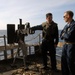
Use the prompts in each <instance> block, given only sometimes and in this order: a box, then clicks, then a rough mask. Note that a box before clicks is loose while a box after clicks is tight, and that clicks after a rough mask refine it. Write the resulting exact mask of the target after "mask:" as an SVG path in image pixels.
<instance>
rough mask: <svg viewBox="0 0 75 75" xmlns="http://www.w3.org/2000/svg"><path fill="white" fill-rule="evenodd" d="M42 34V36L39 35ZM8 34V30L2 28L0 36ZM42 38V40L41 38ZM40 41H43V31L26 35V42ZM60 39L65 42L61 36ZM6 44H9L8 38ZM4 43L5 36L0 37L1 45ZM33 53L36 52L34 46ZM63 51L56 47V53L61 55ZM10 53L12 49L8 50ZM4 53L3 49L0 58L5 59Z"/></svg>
mask: <svg viewBox="0 0 75 75" xmlns="http://www.w3.org/2000/svg"><path fill="white" fill-rule="evenodd" d="M60 32H61V30H59V34H60ZM39 34H40V37H39V36H38V35H39ZM4 35H6V36H7V30H0V36H4ZM39 38H40V40H39ZM39 41H40V42H42V31H39V30H37V31H35V34H29V35H28V36H25V42H26V44H29V45H31V44H33V45H34V44H38V43H39ZM59 41H61V42H63V41H62V40H61V39H60V38H59ZM6 44H7V38H6ZM3 45H4V39H3V38H0V46H3ZM31 49H32V54H33V53H34V48H33V47H32V48H31ZM61 52H62V48H58V47H57V48H56V53H57V54H59V55H61ZM7 53H8V54H10V50H8V51H7ZM2 55H3V51H0V60H2V59H4V57H3V56H2Z"/></svg>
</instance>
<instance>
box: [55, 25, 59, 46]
mask: <svg viewBox="0 0 75 75" xmlns="http://www.w3.org/2000/svg"><path fill="white" fill-rule="evenodd" d="M58 41H59V34H58V26H57V25H56V27H55V45H57V44H58Z"/></svg>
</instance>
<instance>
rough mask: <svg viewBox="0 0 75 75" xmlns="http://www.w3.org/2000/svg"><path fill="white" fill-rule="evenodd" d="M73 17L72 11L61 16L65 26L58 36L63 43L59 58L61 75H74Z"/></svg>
mask: <svg viewBox="0 0 75 75" xmlns="http://www.w3.org/2000/svg"><path fill="white" fill-rule="evenodd" d="M73 16H74V13H73V12H72V11H66V12H65V13H64V16H63V17H64V20H65V22H67V24H66V26H65V27H64V29H63V30H62V31H61V34H60V37H61V39H63V40H64V41H65V44H64V46H63V49H62V58H61V67H62V75H70V74H71V75H75V21H74V20H73Z"/></svg>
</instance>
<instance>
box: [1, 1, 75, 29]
mask: <svg viewBox="0 0 75 75" xmlns="http://www.w3.org/2000/svg"><path fill="white" fill-rule="evenodd" d="M67 10H71V11H73V12H74V14H75V0H0V30H6V29H7V24H15V28H17V25H18V24H19V19H22V23H23V24H25V23H26V22H30V26H31V27H32V26H35V25H40V24H42V23H43V22H45V21H46V18H45V15H46V13H49V12H50V13H52V14H53V20H54V21H55V22H56V23H58V29H63V27H64V26H65V24H66V23H65V22H64V20H63V14H64V12H65V11H67ZM74 19H75V16H74Z"/></svg>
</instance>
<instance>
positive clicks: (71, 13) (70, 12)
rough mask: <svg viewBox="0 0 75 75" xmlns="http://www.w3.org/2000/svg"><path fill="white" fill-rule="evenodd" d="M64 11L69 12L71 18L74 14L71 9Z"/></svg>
mask: <svg viewBox="0 0 75 75" xmlns="http://www.w3.org/2000/svg"><path fill="white" fill-rule="evenodd" d="M65 13H67V14H69V16H70V17H71V18H73V16H74V13H73V11H70V10H69V11H66V12H65Z"/></svg>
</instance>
